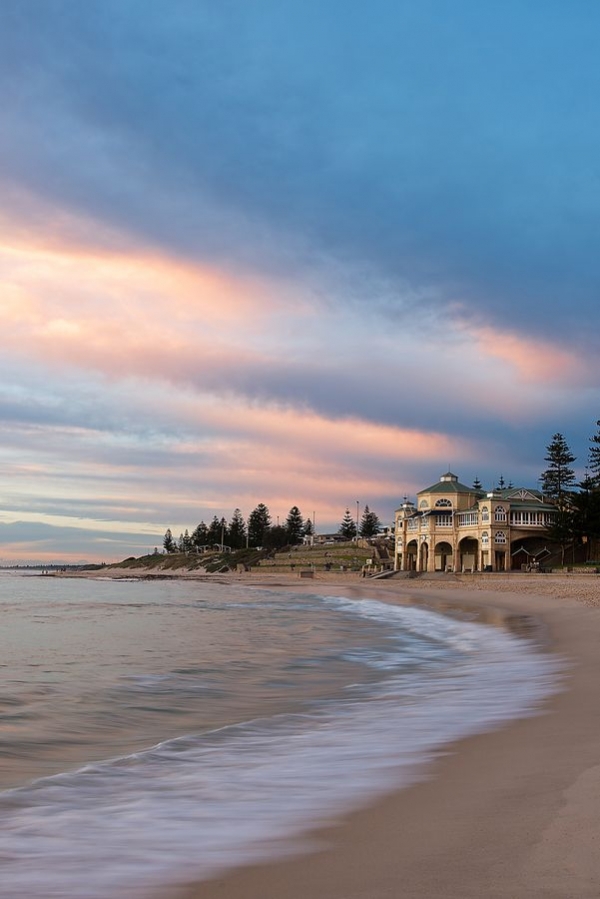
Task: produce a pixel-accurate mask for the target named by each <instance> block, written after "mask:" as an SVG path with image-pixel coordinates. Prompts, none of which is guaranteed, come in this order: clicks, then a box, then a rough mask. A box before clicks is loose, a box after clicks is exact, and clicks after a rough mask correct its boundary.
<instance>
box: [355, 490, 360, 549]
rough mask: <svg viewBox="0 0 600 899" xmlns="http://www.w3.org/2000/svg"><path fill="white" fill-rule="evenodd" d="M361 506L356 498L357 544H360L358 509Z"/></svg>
mask: <svg viewBox="0 0 600 899" xmlns="http://www.w3.org/2000/svg"><path fill="white" fill-rule="evenodd" d="M359 508H360V504H359V501H358V500H356V545H357V546H358V511H359Z"/></svg>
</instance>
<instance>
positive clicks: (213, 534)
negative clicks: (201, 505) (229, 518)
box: [208, 515, 226, 546]
mask: <svg viewBox="0 0 600 899" xmlns="http://www.w3.org/2000/svg"><path fill="white" fill-rule="evenodd" d="M224 523H225V519H224V518H219V517H218V515H214V516H213V520H212V521H211V523H210V524H209V526H208V543H210V544H211V545H212V546H216V545H217V544H220V543H221V536H223V537H225V536H226V535H225V533H224V527H223V525H224Z"/></svg>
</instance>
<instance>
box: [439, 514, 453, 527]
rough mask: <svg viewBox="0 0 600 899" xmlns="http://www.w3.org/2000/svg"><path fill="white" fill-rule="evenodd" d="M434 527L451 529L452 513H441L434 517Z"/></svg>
mask: <svg viewBox="0 0 600 899" xmlns="http://www.w3.org/2000/svg"><path fill="white" fill-rule="evenodd" d="M435 523H436V525H437V526H438V528H451V527H452V512H442V514H441V515H436V522H435Z"/></svg>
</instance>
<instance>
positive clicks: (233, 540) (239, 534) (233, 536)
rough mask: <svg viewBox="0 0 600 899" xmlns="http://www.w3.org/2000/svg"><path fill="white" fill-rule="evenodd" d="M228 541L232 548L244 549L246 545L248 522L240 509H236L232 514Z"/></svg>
mask: <svg viewBox="0 0 600 899" xmlns="http://www.w3.org/2000/svg"><path fill="white" fill-rule="evenodd" d="M228 542H229V545H230V546H231V548H232V549H242V547H244V546H245V545H246V522H245V521H244V518H243V516H242V513H241V512H240V510H239V509H234V510H233V515H232V516H231V521H230V522H229V537H228Z"/></svg>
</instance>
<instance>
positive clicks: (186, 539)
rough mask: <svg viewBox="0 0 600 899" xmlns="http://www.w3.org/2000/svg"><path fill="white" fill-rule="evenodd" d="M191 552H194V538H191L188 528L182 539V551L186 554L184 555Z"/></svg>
mask: <svg viewBox="0 0 600 899" xmlns="http://www.w3.org/2000/svg"><path fill="white" fill-rule="evenodd" d="M191 550H192V538H191V537H190V535H189V531H188V529H187V528H186V529H185V532H184V534H183V537H182V538H181V546H180V551H181V552H184V553H189V552H191Z"/></svg>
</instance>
